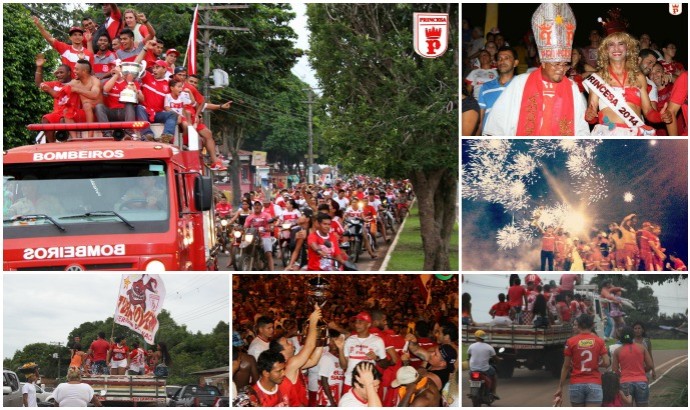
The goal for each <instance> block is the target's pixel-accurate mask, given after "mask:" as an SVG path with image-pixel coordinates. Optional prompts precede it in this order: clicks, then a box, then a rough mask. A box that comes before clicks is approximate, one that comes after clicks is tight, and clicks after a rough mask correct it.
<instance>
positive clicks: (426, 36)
mask: <svg viewBox="0 0 690 410" xmlns="http://www.w3.org/2000/svg"><path fill="white" fill-rule="evenodd" d="M449 23H450V21H449V17H448V13H414V51H415V52H416V53H417V54H419V55H420V56H422V57H424V58H438V57H441V56H442V55H443V54H444V53H445V52H446V50H447V49H448V31H449V28H450V27H449Z"/></svg>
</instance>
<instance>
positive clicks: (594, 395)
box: [554, 315, 610, 407]
mask: <svg viewBox="0 0 690 410" xmlns="http://www.w3.org/2000/svg"><path fill="white" fill-rule="evenodd" d="M593 325H594V323H593V320H592V317H591V316H589V315H582V316H580V317H579V318H578V320H577V327H578V329H579V330H580V334H578V335H576V336H573V337H571V338H570V339H568V341H567V342H565V350H564V352H563V354H564V355H565V360H564V361H563V368H562V369H561V380H560V382H559V383H558V390H556V393H554V397H555V398H556V400H557V401H561V400H562V397H563V385H564V384H565V379H566V378H567V377H568V371H571V373H570V388H569V391H570V403H571V404H572V405H573V406H576V407H582V406H585V405H586V406H587V407H601V401H602V399H603V397H604V396H603V391H602V388H601V373H599V365H600V364H601V366H602V367H609V364H610V360H609V355H608V353H607V350H606V344H605V343H604V341H603V340H602V339H601V338H600V337H598V336H597V335H595V334H594V333H592V326H593ZM600 360H601V363H600ZM571 369H572V370H571Z"/></svg>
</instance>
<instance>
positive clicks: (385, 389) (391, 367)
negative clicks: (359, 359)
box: [369, 309, 405, 407]
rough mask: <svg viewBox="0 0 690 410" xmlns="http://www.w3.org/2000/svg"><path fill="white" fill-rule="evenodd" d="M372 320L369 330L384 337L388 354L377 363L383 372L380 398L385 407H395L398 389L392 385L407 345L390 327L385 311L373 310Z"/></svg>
mask: <svg viewBox="0 0 690 410" xmlns="http://www.w3.org/2000/svg"><path fill="white" fill-rule="evenodd" d="M371 320H372V323H371V328H369V332H370V333H371V334H372V335H376V336H378V337H380V338H381V339H383V344H384V346H385V347H386V355H387V357H386V360H385V361H381V362H379V363H378V364H377V367H378V369H377V370H379V371H380V372H381V389H379V398H381V400H382V401H383V405H384V407H395V406H396V405H397V404H398V403H397V393H396V390H395V389H393V388H392V387H391V383H392V382H393V380H395V375H396V373H397V371H398V369H399V368H400V367H401V366H402V362H401V361H400V360H399V358H400V355H401V354H402V350H403V348H404V347H405V338H404V337H402V336H400V335H398V334H396V333H395V331H393V330H392V329H390V328H389V327H388V320H387V316H386V314H385V313H384V312H383V311H381V310H378V309H375V310H372V311H371ZM384 366H385V367H384Z"/></svg>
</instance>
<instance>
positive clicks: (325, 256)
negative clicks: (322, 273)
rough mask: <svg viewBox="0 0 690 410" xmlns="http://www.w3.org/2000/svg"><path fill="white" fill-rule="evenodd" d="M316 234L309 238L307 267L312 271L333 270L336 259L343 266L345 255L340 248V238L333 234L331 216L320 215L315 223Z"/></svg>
mask: <svg viewBox="0 0 690 410" xmlns="http://www.w3.org/2000/svg"><path fill="white" fill-rule="evenodd" d="M314 228H316V229H315V230H314V232H312V233H310V234H309V236H308V237H307V245H308V248H307V252H308V256H307V261H308V262H307V266H308V268H307V269H308V270H310V271H318V270H332V266H333V261H332V260H330V259H331V258H332V259H335V260H337V261H338V262H340V263H341V264H344V263H345V259H343V254H342V252H341V250H340V247H339V246H338V238H337V237H336V236H335V234H333V233H331V232H330V231H331V216H330V215H328V214H325V213H319V214H318V215H317V216H316V222H315V223H314Z"/></svg>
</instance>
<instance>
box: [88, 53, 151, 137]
mask: <svg viewBox="0 0 690 410" xmlns="http://www.w3.org/2000/svg"><path fill="white" fill-rule="evenodd" d="M110 65H111V67H112V77H110V79H109V80H108V81H107V82H106V83H105V84H104V85H103V94H104V96H105V98H104V99H103V103H101V104H98V105H97V106H96V118H98V122H110V121H134V120H135V118H136V107H137V103H138V94H139V87H138V84H137V83H136V82H134V80H135V78H136V77H137V76H138V75H140V73H142V74H143V70H142V68H141V66H140V65H139V64H134V63H122V64H118V62H117V61H113V62H112V63H110ZM103 134H104V136H105V137H110V136H112V131H111V130H107V131H104V132H103Z"/></svg>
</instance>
